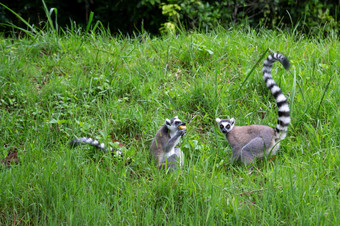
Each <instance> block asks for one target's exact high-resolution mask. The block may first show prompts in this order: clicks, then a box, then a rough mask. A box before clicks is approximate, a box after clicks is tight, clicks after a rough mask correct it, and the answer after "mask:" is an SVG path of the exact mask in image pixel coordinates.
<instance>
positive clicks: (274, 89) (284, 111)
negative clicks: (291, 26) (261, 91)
mask: <svg viewBox="0 0 340 226" xmlns="http://www.w3.org/2000/svg"><path fill="white" fill-rule="evenodd" d="M275 61H280V63H281V64H282V65H283V67H284V68H285V69H286V70H288V69H289V67H290V63H289V60H288V59H287V58H286V57H285V56H284V55H282V54H280V53H274V54H272V55H269V56H268V58H267V59H266V60H265V61H264V64H263V68H262V72H263V79H264V81H265V82H266V85H267V87H268V89H270V92H271V93H272V94H273V96H274V97H275V99H276V104H277V107H278V115H279V117H278V119H277V125H276V128H275V138H276V141H280V140H283V139H284V138H285V137H286V135H287V129H288V125H289V123H290V112H289V106H288V103H287V98H286V97H285V96H284V95H283V94H282V91H281V89H280V87H279V86H278V85H277V84H276V83H275V81H274V79H273V77H272V75H271V70H272V66H273V64H274V62H275Z"/></svg>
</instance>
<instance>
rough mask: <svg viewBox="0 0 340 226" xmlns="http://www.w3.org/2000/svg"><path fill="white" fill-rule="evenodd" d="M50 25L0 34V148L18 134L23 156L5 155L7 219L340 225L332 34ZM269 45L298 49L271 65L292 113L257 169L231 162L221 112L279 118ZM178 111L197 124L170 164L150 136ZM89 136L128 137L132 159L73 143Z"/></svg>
mask: <svg viewBox="0 0 340 226" xmlns="http://www.w3.org/2000/svg"><path fill="white" fill-rule="evenodd" d="M47 25H48V24H47ZM52 25H53V23H51V24H50V26H52ZM54 28H55V27H54ZM42 31H45V32H42ZM42 31H39V32H36V33H31V34H32V35H30V36H28V35H24V36H22V37H21V38H10V37H6V38H5V37H4V36H2V37H1V41H0V48H1V54H0V61H1V67H0V118H1V120H0V128H1V129H0V137H1V139H0V147H1V149H0V150H1V151H0V158H5V157H6V155H7V152H8V151H9V150H10V149H13V148H14V147H15V148H17V151H18V158H19V163H18V164H17V165H14V164H13V165H11V166H10V167H5V165H4V164H2V165H1V166H0V223H1V224H5V225H17V224H36V225H42V224H58V225H60V224H70V225H71V224H73V225H93V224H98V225H106V224H108V225H111V224H112V225H115V224H145V225H160V224H172V225H180V224H185V225H187V224H191V225H210V224H218V225H220V224H224V225H225V224H254V225H257V224H266V225H278V224H293V225H339V224H340V219H339V216H340V201H339V200H340V154H339V145H340V144H339V143H340V142H339V141H340V136H339V131H340V130H339V115H340V111H339V99H340V97H339V86H340V81H339V66H340V63H339V59H340V57H339V52H340V47H339V41H338V37H337V34H336V33H334V34H333V35H332V34H331V35H330V36H329V37H328V38H326V39H321V38H318V37H304V36H303V35H301V34H296V33H294V32H293V31H285V32H283V31H268V30H264V29H260V30H259V31H254V30H252V29H248V28H242V27H240V28H233V29H228V30H226V29H223V28H216V30H214V31H211V32H209V33H200V32H185V31H181V32H180V33H178V34H177V35H163V36H160V37H150V36H149V35H148V34H147V33H144V32H142V33H140V34H135V35H134V36H123V35H118V36H112V35H110V34H109V32H107V31H105V29H100V28H98V29H97V30H96V29H93V30H91V29H90V30H89V27H88V28H87V31H88V32H83V31H82V30H81V29H79V28H77V27H76V26H75V27H70V28H69V29H67V30H65V31H60V30H59V31H58V30H57V29H50V28H46V29H45V30H42ZM30 32H31V31H30ZM267 49H269V50H273V51H279V52H281V53H283V54H285V55H286V56H287V57H288V58H289V59H290V61H291V65H292V66H291V69H290V71H289V72H287V71H285V70H284V69H283V67H282V65H280V64H279V63H276V64H275V65H274V67H273V71H272V74H273V77H274V79H275V80H276V81H277V83H278V84H279V86H280V87H281V89H282V90H283V93H284V94H285V95H286V96H287V98H288V101H289V104H290V108H291V118H292V123H291V125H290V127H289V132H288V136H287V138H286V139H285V140H284V141H282V143H281V147H280V151H279V153H278V155H277V156H276V158H275V159H268V160H266V159H265V160H264V161H258V162H256V164H255V171H254V172H253V174H250V175H249V174H248V173H249V169H248V168H247V167H245V166H243V165H240V164H237V163H233V162H232V161H231V156H232V155H231V148H230V147H229V145H228V144H227V142H226V140H225V138H224V137H223V135H222V134H220V133H219V132H218V128H217V126H216V123H215V118H216V117H221V118H223V117H234V118H235V119H236V123H237V124H238V125H248V124H265V125H270V126H272V127H275V124H276V119H277V107H276V104H275V99H274V98H273V97H272V96H271V94H270V92H269V91H268V89H267V88H266V86H265V84H264V81H263V80H262V72H261V69H262V62H263V59H262V60H261V56H262V55H263V54H264V53H265V52H266V51H267ZM266 55H267V54H266ZM258 61H259V64H257V62H258ZM253 69H254V70H253ZM175 115H178V116H179V117H180V118H181V119H182V120H184V121H186V122H187V127H188V131H187V134H186V136H185V137H184V139H183V141H182V143H181V148H182V150H183V151H184V153H185V155H186V159H185V165H184V167H183V168H182V169H180V170H178V171H177V172H173V173H169V174H165V173H164V172H162V171H159V170H157V169H156V168H155V166H154V165H153V164H151V163H150V162H149V159H148V148H149V146H150V144H151V140H152V138H153V137H154V135H155V133H156V131H157V130H158V129H159V127H160V126H161V125H162V124H163V123H164V121H165V119H166V118H171V117H173V116H175ZM81 136H89V137H93V138H96V139H98V140H100V141H102V142H105V143H106V144H107V145H111V146H113V147H117V148H121V149H122V150H123V151H124V152H125V155H126V156H128V157H131V158H132V159H133V163H132V164H130V165H126V164H125V162H124V161H122V160H119V159H116V158H114V157H113V156H111V155H110V154H104V153H102V152H100V151H97V150H94V149H93V148H91V147H87V146H80V147H77V148H75V149H70V148H69V146H68V142H69V141H70V140H71V139H73V138H75V137H81ZM116 141H118V142H120V143H122V144H123V147H118V146H117V144H115V142H116Z"/></svg>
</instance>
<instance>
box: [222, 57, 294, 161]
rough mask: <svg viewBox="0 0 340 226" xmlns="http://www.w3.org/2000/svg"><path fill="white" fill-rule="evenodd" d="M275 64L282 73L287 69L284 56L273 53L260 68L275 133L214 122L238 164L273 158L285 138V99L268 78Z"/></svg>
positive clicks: (287, 120)
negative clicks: (274, 112)
mask: <svg viewBox="0 0 340 226" xmlns="http://www.w3.org/2000/svg"><path fill="white" fill-rule="evenodd" d="M275 61H280V62H281V64H282V65H283V66H284V68H285V69H286V70H288V69H289V66H290V64H289V60H288V59H287V58H286V57H285V56H284V55H282V54H279V53H274V54H272V55H269V56H268V58H267V59H266V60H265V61H264V65H263V68H262V72H263V79H264V81H265V83H266V85H267V87H268V89H269V90H270V91H271V93H272V95H273V96H274V97H275V99H276V103H277V106H278V116H279V117H278V120H277V125H276V128H275V129H273V128H271V127H269V126H265V125H250V126H235V119H234V118H231V119H219V118H216V122H217V123H218V125H219V129H220V131H221V132H222V133H224V134H225V136H226V138H227V140H228V143H229V144H230V146H231V147H232V151H233V158H234V159H235V160H241V161H242V162H244V163H245V164H247V165H248V164H249V163H251V162H252V161H253V160H254V159H255V158H263V157H264V156H270V155H275V154H276V153H277V151H278V149H279V146H280V143H279V142H280V141H281V140H283V139H284V138H285V137H286V135H287V129H288V125H289V123H290V112H289V106H288V103H287V98H286V97H285V96H284V95H283V94H282V91H281V89H280V87H279V86H278V85H277V84H276V83H275V81H274V80H273V78H272V75H271V68H272V66H273V64H274V62H275Z"/></svg>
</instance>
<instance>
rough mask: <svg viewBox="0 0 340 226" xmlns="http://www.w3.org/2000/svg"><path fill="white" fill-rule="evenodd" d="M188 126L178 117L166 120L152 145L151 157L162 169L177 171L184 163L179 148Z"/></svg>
mask: <svg viewBox="0 0 340 226" xmlns="http://www.w3.org/2000/svg"><path fill="white" fill-rule="evenodd" d="M185 132H186V126H185V123H184V122H182V121H181V120H180V119H179V118H178V117H177V116H175V117H174V118H172V119H166V120H165V124H164V125H163V126H162V127H161V128H160V129H159V130H158V132H157V133H156V137H155V138H154V140H153V141H152V143H151V147H150V152H149V154H150V157H151V158H152V159H154V160H155V161H156V164H157V167H158V168H160V169H177V168H178V167H177V166H178V165H180V166H182V165H183V163H184V154H183V152H182V151H181V149H180V148H177V147H176V145H177V144H178V142H179V140H180V138H181V137H182V136H183V135H184V134H185Z"/></svg>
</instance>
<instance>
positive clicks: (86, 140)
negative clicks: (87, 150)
mask: <svg viewBox="0 0 340 226" xmlns="http://www.w3.org/2000/svg"><path fill="white" fill-rule="evenodd" d="M79 144H89V145H91V146H94V147H96V148H98V149H99V150H103V151H104V152H105V153H106V152H107V150H109V151H110V152H112V154H113V155H116V156H120V157H123V153H122V152H121V151H118V150H114V149H113V148H111V147H108V148H107V147H105V144H104V143H100V142H99V141H97V140H94V139H92V138H88V137H80V138H76V139H73V140H71V142H70V146H71V147H76V146H78V145H79Z"/></svg>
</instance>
